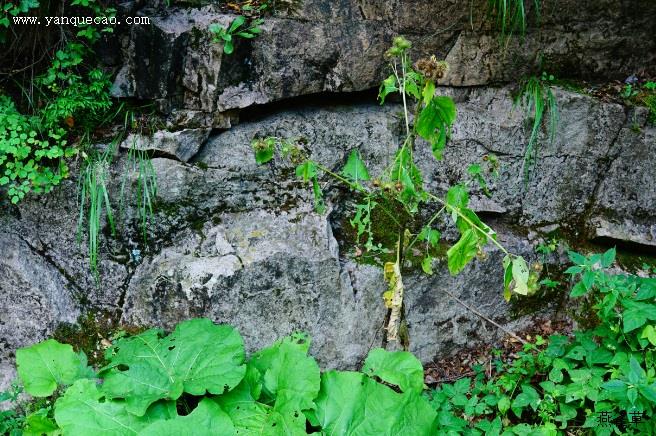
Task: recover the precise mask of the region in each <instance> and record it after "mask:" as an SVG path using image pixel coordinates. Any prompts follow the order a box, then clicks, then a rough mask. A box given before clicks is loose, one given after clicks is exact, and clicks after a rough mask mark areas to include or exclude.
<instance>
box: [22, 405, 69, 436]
mask: <svg viewBox="0 0 656 436" xmlns="http://www.w3.org/2000/svg"><path fill="white" fill-rule="evenodd" d="M43 435H46V436H59V435H61V429H60V428H59V427H58V426H57V424H56V423H55V422H54V421H53V420H52V419H50V418H48V416H47V411H46V410H45V409H41V410H40V411H38V412H35V413H32V414H30V415H28V416H27V417H26V418H25V427H24V428H23V435H22V436H43Z"/></svg>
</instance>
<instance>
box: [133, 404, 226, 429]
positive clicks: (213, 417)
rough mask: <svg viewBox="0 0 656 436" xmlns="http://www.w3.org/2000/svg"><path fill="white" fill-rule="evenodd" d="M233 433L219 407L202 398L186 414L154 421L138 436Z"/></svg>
mask: <svg viewBox="0 0 656 436" xmlns="http://www.w3.org/2000/svg"><path fill="white" fill-rule="evenodd" d="M234 434H235V427H234V425H233V424H232V421H231V420H230V417H229V416H228V414H226V413H225V412H224V411H223V410H221V408H220V407H219V406H218V405H217V404H216V403H215V402H214V401H212V400H210V399H209V398H204V399H203V400H202V401H201V402H200V403H198V406H196V408H195V409H194V410H193V411H192V412H191V413H190V414H189V415H187V416H178V417H176V418H173V419H168V420H160V421H157V422H154V423H153V424H151V425H149V426H148V427H146V428H144V429H143V430H142V431H141V432H139V436H179V435H185V436H206V435H221V436H230V435H234Z"/></svg>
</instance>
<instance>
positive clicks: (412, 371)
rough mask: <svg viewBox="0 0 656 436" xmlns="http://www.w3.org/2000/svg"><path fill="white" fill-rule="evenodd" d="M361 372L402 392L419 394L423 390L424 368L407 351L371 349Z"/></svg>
mask: <svg viewBox="0 0 656 436" xmlns="http://www.w3.org/2000/svg"><path fill="white" fill-rule="evenodd" d="M362 372H363V373H365V374H367V375H368V376H370V377H374V376H375V377H379V378H380V379H381V380H383V381H384V382H387V383H390V384H393V385H396V386H398V387H399V388H400V389H401V391H403V392H409V391H415V392H421V391H422V390H423V389H424V368H423V367H422V366H421V362H420V361H419V359H417V358H416V357H415V356H414V355H413V354H412V353H408V352H407V351H394V352H390V351H386V350H384V349H382V348H376V349H373V350H371V351H370V352H369V355H368V356H367V359H366V360H365V362H364V367H363V368H362Z"/></svg>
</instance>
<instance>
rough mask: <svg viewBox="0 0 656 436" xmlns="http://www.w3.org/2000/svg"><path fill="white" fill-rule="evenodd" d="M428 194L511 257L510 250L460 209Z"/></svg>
mask: <svg viewBox="0 0 656 436" xmlns="http://www.w3.org/2000/svg"><path fill="white" fill-rule="evenodd" d="M427 194H428V196H429V197H430V198H431V199H433V200H434V201H437V202H438V203H440V204H442V205H444V207H446V208H447V209H449V210H451V211H453V212H455V213H456V214H458V216H459V217H460V218H462V219H463V220H465V222H467V224H469V225H470V226H472V227H473V228H475V229H476V230H478V231H479V232H481V233H483V234H484V235H486V236H487V238H488V239H489V240H491V241H492V243H493V244H494V245H496V246H497V247H498V248H499V249H500V250H501V251H503V252H504V253H505V254H507V255H510V252H508V250H506V249H505V248H504V246H503V245H501V244H500V243H499V242H498V241H497V240H496V239H494V238H493V237H491V236H490V234H489V233H488V232H487V231H486V230H485V229H482V228H480V227H479V226H477V225H476V224H474V222H472V220H470V219H469V218H468V217H467V216H465V215H464V214H463V213H462V212H460V209H459V208H457V207H453V206H451V205H450V204H448V203H447V202H445V201H444V200H442V199H441V198H439V197H436V196H435V195H433V194H431V193H429V192H428V193H427Z"/></svg>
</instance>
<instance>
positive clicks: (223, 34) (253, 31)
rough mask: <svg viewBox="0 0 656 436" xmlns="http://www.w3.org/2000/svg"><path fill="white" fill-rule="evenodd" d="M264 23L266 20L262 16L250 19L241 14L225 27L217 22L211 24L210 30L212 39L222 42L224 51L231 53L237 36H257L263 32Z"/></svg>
mask: <svg viewBox="0 0 656 436" xmlns="http://www.w3.org/2000/svg"><path fill="white" fill-rule="evenodd" d="M262 23H264V20H263V19H261V18H256V19H252V20H248V19H247V18H246V17H244V16H243V15H240V16H238V17H237V18H235V19H234V20H233V21H232V23H230V26H228V27H225V28H224V27H221V26H220V25H218V24H216V23H214V24H210V27H209V31H210V32H211V33H212V35H213V36H212V41H213V42H222V43H223V52H224V53H225V54H228V55H229V54H231V53H232V52H233V51H234V50H235V43H234V38H235V37H237V36H238V37H240V38H245V39H253V38H255V37H256V36H257V35H259V34H260V33H262V28H261V27H260V26H261V25H262Z"/></svg>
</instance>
